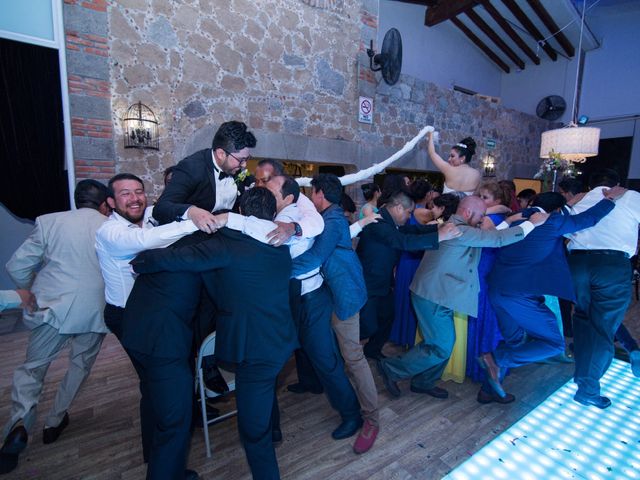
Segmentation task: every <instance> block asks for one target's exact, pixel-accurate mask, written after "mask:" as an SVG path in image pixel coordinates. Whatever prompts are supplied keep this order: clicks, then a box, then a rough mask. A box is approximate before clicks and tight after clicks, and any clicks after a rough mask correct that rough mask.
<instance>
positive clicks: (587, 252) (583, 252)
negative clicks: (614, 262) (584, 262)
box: [571, 250, 629, 258]
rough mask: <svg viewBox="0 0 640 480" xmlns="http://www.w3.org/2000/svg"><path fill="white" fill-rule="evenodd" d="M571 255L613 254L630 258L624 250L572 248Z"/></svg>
mask: <svg viewBox="0 0 640 480" xmlns="http://www.w3.org/2000/svg"><path fill="white" fill-rule="evenodd" d="M571 255H613V256H614V257H624V258H629V254H628V253H627V252H623V251H622V250H571Z"/></svg>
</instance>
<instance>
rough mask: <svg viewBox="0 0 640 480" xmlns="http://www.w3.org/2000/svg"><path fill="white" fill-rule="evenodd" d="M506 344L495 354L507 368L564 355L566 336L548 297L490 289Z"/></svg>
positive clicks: (497, 348)
mask: <svg viewBox="0 0 640 480" xmlns="http://www.w3.org/2000/svg"><path fill="white" fill-rule="evenodd" d="M489 299H490V300H491V305H492V306H493V310H494V311H495V312H496V317H497V319H498V326H499V327H500V333H502V338H503V339H504V341H502V342H500V343H499V344H498V346H497V347H496V349H495V351H494V352H493V355H494V358H495V360H496V363H497V364H498V365H499V366H500V367H503V368H509V367H520V366H522V365H528V364H529V363H533V362H537V361H540V360H544V359H546V358H549V357H553V356H555V355H560V354H562V353H563V352H564V337H563V336H562V333H561V332H560V329H559V328H558V320H557V318H556V316H555V314H554V313H553V312H552V311H551V310H550V309H549V307H547V305H546V304H545V303H544V296H541V295H526V294H522V293H519V294H506V293H500V292H498V291H497V290H493V289H490V290H489Z"/></svg>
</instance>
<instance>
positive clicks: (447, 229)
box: [438, 223, 462, 242]
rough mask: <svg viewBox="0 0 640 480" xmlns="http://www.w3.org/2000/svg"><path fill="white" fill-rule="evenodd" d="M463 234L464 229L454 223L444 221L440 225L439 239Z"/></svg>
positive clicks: (442, 239) (449, 238)
mask: <svg viewBox="0 0 640 480" xmlns="http://www.w3.org/2000/svg"><path fill="white" fill-rule="evenodd" d="M460 235H462V231H461V230H460V229H459V228H458V227H456V226H455V225H454V224H453V223H443V224H442V225H440V226H439V227H438V241H439V242H443V241H445V240H451V239H452V238H458V237H459V236H460Z"/></svg>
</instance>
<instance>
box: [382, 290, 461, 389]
mask: <svg viewBox="0 0 640 480" xmlns="http://www.w3.org/2000/svg"><path fill="white" fill-rule="evenodd" d="M411 302H412V304H413V308H414V310H415V312H416V317H417V320H418V328H419V329H420V334H421V335H422V338H423V340H422V342H420V343H418V344H417V345H414V346H413V347H412V348H411V349H409V350H408V351H407V352H406V353H405V354H403V355H400V356H398V357H389V358H385V359H384V360H382V363H383V364H384V366H385V367H386V369H387V371H388V372H389V374H390V376H391V379H392V380H401V379H403V378H409V377H411V385H413V386H414V387H418V388H423V389H429V388H432V387H433V386H434V384H435V383H436V382H437V381H438V380H439V379H440V377H441V376H442V372H443V371H444V369H445V367H446V366H447V362H448V361H449V357H451V352H452V351H453V345H454V343H455V341H456V331H455V328H454V324H453V310H451V309H450V308H447V307H443V306H442V305H438V304H437V303H433V302H431V301H429V300H427V299H426V298H423V297H420V296H419V295H416V294H415V293H413V292H411Z"/></svg>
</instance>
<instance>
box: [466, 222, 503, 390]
mask: <svg viewBox="0 0 640 480" xmlns="http://www.w3.org/2000/svg"><path fill="white" fill-rule="evenodd" d="M488 217H489V218H490V219H491V221H492V222H493V223H494V225H498V224H499V223H500V222H502V220H504V218H505V215H504V214H497V213H491V214H489V215H488ZM497 254H498V249H497V248H490V247H485V248H483V249H482V254H481V255H480V263H479V264H478V279H479V280H480V292H479V293H478V316H477V317H472V316H469V319H468V321H469V325H468V328H467V376H468V377H470V378H471V379H472V380H473V381H474V382H482V381H483V380H484V379H485V373H484V370H483V369H482V368H480V366H479V365H478V362H477V361H476V358H477V357H478V356H480V355H481V354H483V353H487V352H493V351H494V350H495V348H496V346H497V345H498V342H499V341H500V340H502V335H501V334H500V329H499V328H498V320H497V318H496V314H495V312H494V311H493V307H492V306H491V302H490V301H489V292H488V291H487V275H489V272H491V268H492V267H493V264H494V262H495V261H496V256H497Z"/></svg>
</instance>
